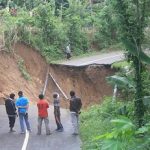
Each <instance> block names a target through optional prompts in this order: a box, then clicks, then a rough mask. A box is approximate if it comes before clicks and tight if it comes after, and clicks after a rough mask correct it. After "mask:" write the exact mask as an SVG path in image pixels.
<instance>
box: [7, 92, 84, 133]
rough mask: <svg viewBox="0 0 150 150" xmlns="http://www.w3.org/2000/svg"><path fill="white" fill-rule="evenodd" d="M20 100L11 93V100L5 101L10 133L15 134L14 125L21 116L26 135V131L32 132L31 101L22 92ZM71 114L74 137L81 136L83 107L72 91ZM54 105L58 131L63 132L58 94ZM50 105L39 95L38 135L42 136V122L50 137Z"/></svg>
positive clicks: (22, 127) (22, 131)
mask: <svg viewBox="0 0 150 150" xmlns="http://www.w3.org/2000/svg"><path fill="white" fill-rule="evenodd" d="M18 96H19V97H18V98H17V99H15V94H14V93H11V94H10V96H9V98H7V99H6V100H5V107H6V113H7V115H8V118H9V127H10V131H9V132H15V130H14V125H15V120H16V117H17V116H19V122H20V129H21V132H20V133H21V134H25V132H26V130H28V131H29V132H31V126H30V123H29V119H28V109H29V100H28V98H26V97H25V96H24V95H23V92H22V91H19V92H18ZM68 100H69V103H70V108H69V109H70V114H71V121H72V125H73V130H74V131H73V135H78V134H79V114H80V109H81V107H82V102H81V99H80V98H78V97H76V94H75V92H74V91H70V99H68ZM53 105H54V117H55V121H56V126H57V128H56V131H58V132H63V131H64V128H63V125H62V123H61V119H60V97H59V94H58V93H56V92H55V93H53ZM48 108H49V103H48V101H47V100H46V99H45V98H44V95H43V94H40V95H39V100H38V101H37V109H38V123H37V134H38V135H41V129H42V122H43V121H44V123H45V128H46V135H50V134H51V132H50V127H49V116H48Z"/></svg>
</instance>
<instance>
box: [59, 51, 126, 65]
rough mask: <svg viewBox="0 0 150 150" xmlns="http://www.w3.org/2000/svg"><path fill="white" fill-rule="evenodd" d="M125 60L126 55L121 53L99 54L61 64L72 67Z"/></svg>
mask: <svg viewBox="0 0 150 150" xmlns="http://www.w3.org/2000/svg"><path fill="white" fill-rule="evenodd" d="M122 59H124V54H123V52H121V51H117V52H109V53H105V54H104V53H102V54H97V55H94V56H88V57H83V58H77V59H72V58H71V59H70V60H66V61H63V62H61V63H60V64H64V65H71V66H84V65H90V64H112V63H114V62H116V61H120V60H122Z"/></svg>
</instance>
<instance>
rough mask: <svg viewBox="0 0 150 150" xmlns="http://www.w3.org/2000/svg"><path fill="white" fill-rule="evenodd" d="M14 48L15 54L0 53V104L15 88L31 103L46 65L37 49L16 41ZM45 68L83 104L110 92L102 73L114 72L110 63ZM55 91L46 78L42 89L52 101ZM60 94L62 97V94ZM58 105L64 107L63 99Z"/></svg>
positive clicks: (64, 89) (35, 97) (99, 99)
mask: <svg viewBox="0 0 150 150" xmlns="http://www.w3.org/2000/svg"><path fill="white" fill-rule="evenodd" d="M14 50H15V56H14V55H10V54H7V53H5V52H4V51H2V52H1V53H0V83H1V84H0V97H1V103H3V102H4V101H3V97H5V96H6V95H9V93H11V92H14V93H15V94H16V95H17V92H18V91H19V90H23V91H24V93H25V95H26V96H27V97H29V99H30V100H31V101H32V103H34V102H35V101H36V100H37V96H38V94H39V93H40V92H41V91H42V89H43V86H44V82H45V77H46V73H47V68H48V64H47V63H46V61H45V59H44V58H43V57H42V56H41V55H40V54H39V53H38V51H36V50H34V49H32V48H31V47H29V46H27V45H25V44H23V43H17V44H16V45H15V47H14ZM18 58H22V59H23V60H24V65H25V67H26V70H27V72H28V73H29V75H30V77H31V80H29V81H27V80H25V79H24V77H23V76H22V74H21V72H20V71H19V67H18ZM49 70H50V72H51V73H52V75H53V76H54V78H55V79H56V81H57V82H58V84H59V85H60V87H61V88H62V89H63V91H64V92H65V93H66V95H68V96H69V91H70V90H72V89H73V90H75V91H76V92H77V95H79V96H80V97H81V98H82V100H83V104H84V106H87V105H91V104H92V103H99V102H100V101H101V100H102V98H103V96H105V95H111V94H112V89H111V87H109V86H108V85H107V83H106V81H105V77H106V76H109V75H111V74H113V73H114V71H113V70H111V69H110V66H107V65H106V66H102V65H90V66H82V67H73V66H69V67H68V66H64V65H50V66H49ZM55 91H57V92H59V90H58V88H57V87H56V85H55V84H54V82H53V81H52V80H51V79H50V80H49V82H48V88H47V90H46V98H47V99H48V100H49V101H50V102H52V99H51V97H52V93H53V92H55ZM59 93H60V92H59ZM60 94H61V93H60ZM61 97H62V98H63V96H61ZM63 99H64V98H63ZM62 106H65V107H67V106H66V103H65V102H62Z"/></svg>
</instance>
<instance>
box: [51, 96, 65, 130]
mask: <svg viewBox="0 0 150 150" xmlns="http://www.w3.org/2000/svg"><path fill="white" fill-rule="evenodd" d="M53 104H54V116H55V121H56V125H57V129H56V131H58V132H62V131H63V126H62V123H61V119H60V99H59V94H58V93H54V94H53Z"/></svg>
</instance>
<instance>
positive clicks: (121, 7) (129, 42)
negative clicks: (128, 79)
mask: <svg viewBox="0 0 150 150" xmlns="http://www.w3.org/2000/svg"><path fill="white" fill-rule="evenodd" d="M112 4H113V7H114V10H116V14H117V17H118V20H119V27H120V33H121V40H122V42H123V44H124V46H125V48H126V50H127V52H128V58H129V59H130V60H131V61H133V66H134V69H135V84H136V92H135V115H136V117H137V124H138V127H141V126H142V125H143V116H144V105H143V96H144V95H143V81H142V72H143V69H144V63H148V64H150V58H149V57H148V56H147V55H146V54H145V53H144V52H143V51H142V43H143V40H144V29H145V27H146V18H147V17H148V15H149V14H148V13H147V12H148V9H149V5H150V1H149V0H113V1H112Z"/></svg>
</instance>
